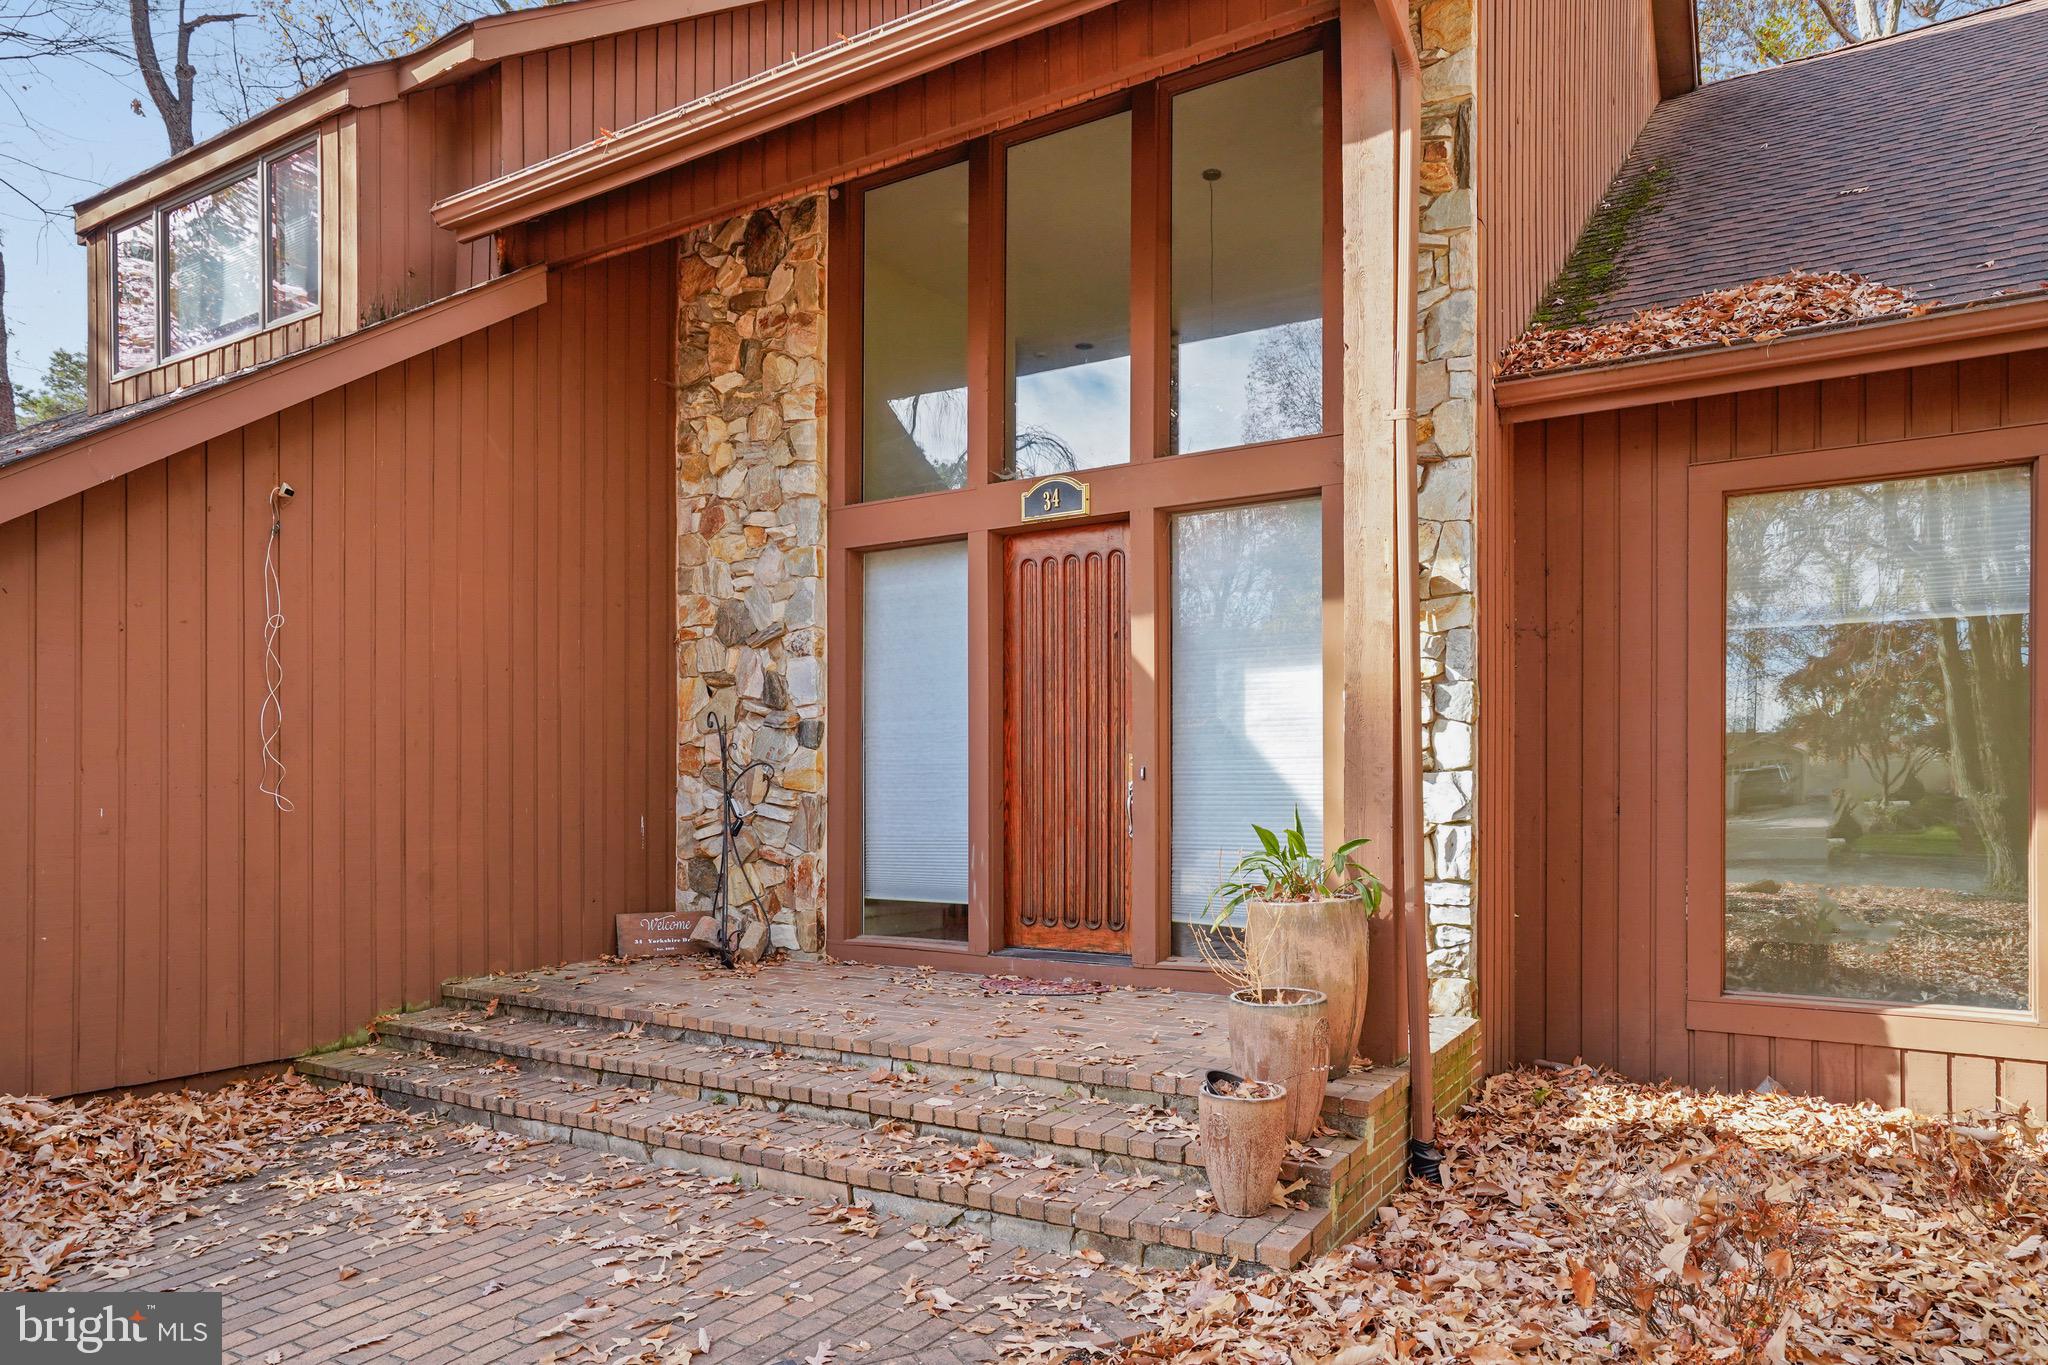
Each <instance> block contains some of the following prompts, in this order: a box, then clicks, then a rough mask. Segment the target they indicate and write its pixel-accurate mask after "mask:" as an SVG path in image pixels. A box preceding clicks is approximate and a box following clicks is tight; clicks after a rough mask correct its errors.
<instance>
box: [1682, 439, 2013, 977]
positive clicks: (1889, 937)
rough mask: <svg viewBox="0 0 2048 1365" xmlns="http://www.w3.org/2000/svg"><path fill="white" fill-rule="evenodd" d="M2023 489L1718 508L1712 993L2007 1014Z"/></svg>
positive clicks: (1744, 500)
mask: <svg viewBox="0 0 2048 1365" xmlns="http://www.w3.org/2000/svg"><path fill="white" fill-rule="evenodd" d="M2030 485H2031V479H2030V476H2029V474H2028V473H2027V471H2025V470H2022V469H2000V470H1989V471H1976V472H1970V473H1957V474H1942V475H1935V476H1932V477H1925V478H1910V479H1893V480H1887V481H1884V482H1879V483H1863V484H1848V485H1841V486H1836V487H1827V488H1802V489H1795V490H1792V491H1789V492H1772V493H1759V494H1752V495H1748V496H1740V497H1734V498H1731V499H1730V500H1729V502H1728V510H1727V627H1726V632H1727V633H1726V641H1727V656H1726V679H1727V683H1726V690H1727V698H1726V726H1725V729H1726V762H1725V767H1724V769H1723V784H1722V785H1723V817H1722V818H1723V820H1724V822H1725V824H1724V828H1725V831H1726V880H1727V888H1726V897H1727V899H1726V906H1725V915H1724V918H1723V932H1724V934H1725V957H1724V960H1725V964H1726V965H1725V975H1726V980H1725V983H1724V984H1725V988H1726V989H1727V990H1728V991H1730V992H1740V993H1759V994H1769V995H1787V996H1804V997H1813V998H1821V999H1833V1000H1862V1001H1882V1002H1889V1003H1900V1004H1915V1005H1947V1006H1974V1007H1979V1008H1988V1009H2001V1010H2017V1009H2024V1008H2026V1006H2027V1003H2028V988H2029V984H2030V983H2029V980H2028V963H2029V960H2030V957H2031V948H2032V931H2031V921H2030V915H2029V910H2028V903H2029V902H2028V895H2029V891H2030V885H2029V880H2030V879H2029V876H2028V862H2027V860H2028V845H2029V840H2030V835H2031V830H2032V810H2033V801H2032V793H2031V772H2032V758H2033V746H2032V735H2031V734H2030V727H2029V725H2028V708H2029V704H2030V691H2031V673H2032V642H2031V639H2030V636H2031V632H2032V613H2031V601H2030V596H2031V587H2030V585H2031V578H2032V553H2031V545H2032V532H2033V527H2032V513H2031V507H2032V498H2033V494H2032V489H2031V486H2030Z"/></svg>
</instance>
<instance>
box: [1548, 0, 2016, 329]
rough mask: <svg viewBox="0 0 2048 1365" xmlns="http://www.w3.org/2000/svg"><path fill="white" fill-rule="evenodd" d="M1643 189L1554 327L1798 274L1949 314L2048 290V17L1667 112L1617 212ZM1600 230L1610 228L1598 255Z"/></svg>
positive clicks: (1803, 67)
mask: <svg viewBox="0 0 2048 1365" xmlns="http://www.w3.org/2000/svg"><path fill="white" fill-rule="evenodd" d="M1646 177H1650V178H1651V180H1652V182H1653V183H1652V184H1651V185H1650V188H1649V190H1648V192H1647V193H1639V194H1638V195H1637V198H1638V201H1640V200H1641V199H1647V201H1648V202H1647V206H1646V207H1642V208H1640V209H1639V210H1637V211H1636V212H1634V213H1633V214H1632V215H1627V216H1626V217H1625V222H1624V225H1623V231H1624V232H1625V236H1624V237H1623V238H1622V239H1621V245H1620V247H1619V248H1618V250H1615V251H1614V252H1613V261H1612V264H1613V267H1614V268H1613V269H1612V271H1611V273H1608V274H1607V275H1606V276H1605V278H1604V279H1600V280H1599V281H1598V283H1597V284H1595V285H1594V286H1592V287H1591V288H1587V289H1584V290H1582V291H1581V292H1579V293H1578V295H1577V297H1578V298H1579V300H1580V301H1581V304H1582V306H1583V312H1582V313H1581V314H1580V316H1579V317H1578V318H1576V319H1564V318H1561V319H1559V320H1558V321H1559V322H1561V323H1565V324H1566V325H1569V322H1570V321H1586V322H1598V321H1606V320H1610V319H1614V318H1622V317H1627V316H1628V315H1630V314H1632V313H1635V312H1637V311H1638V310H1640V309H1643V308H1648V307H1653V306H1657V305H1660V304H1670V303H1676V302H1678V301H1679V300H1681V299H1685V298H1690V297H1692V296H1694V295H1697V294H1700V293H1703V292H1705V291H1707V290H1710V289H1721V288H1728V287H1731V286H1735V285H1741V284H1746V283H1748V282H1750V281H1752V280H1756V279H1761V278H1763V277H1765V276H1771V275H1778V274H1781V273H1783V272H1785V271H1787V270H1792V269H1804V270H1820V271H1826V270H1845V271H1852V272H1855V273H1857V274H1860V275H1863V276H1864V277H1866V278H1868V279H1871V280H1875V281H1879V282H1882V283H1885V284H1890V285H1895V286H1899V287H1901V288H1905V289H1909V290H1911V291H1912V292H1913V293H1914V295H1915V297H1916V300H1917V301H1918V302H1921V303H1926V304H1934V305H1936V306H1939V307H1953V306H1959V305H1963V304H1975V303H1985V302H1988V301H1991V300H1994V299H2005V298H2011V297H2015V296H2019V295H2024V294H2033V293H2038V292H2040V291H2042V290H2043V289H2048V0H2022V3H2018V4H2013V5H2009V6H2006V7H2003V8H2000V9H1993V10H1986V11H1984V12H1982V13H1980V14H1977V15H1973V16H1970V17H1968V18H1964V19H1957V20H1952V21H1950V22H1947V23H1943V24H1937V25H1933V26H1930V27H1928V28H1924V29H1919V30H1915V31H1913V32H1909V33H1904V34H1900V35H1898V36H1896V37H1893V38H1888V39H1884V40H1882V41H1879V42H1872V43H1866V44H1863V45H1861V46H1858V47H1854V48H1848V49H1844V50H1842V51H1838V52H1833V53H1829V54H1827V55H1825V56H1820V57H1814V58H1809V59H1807V60H1805V61H1800V62H1795V63H1792V64H1790V65H1787V66H1782V67H1777V68H1773V69H1770V70H1766V71H1761V72H1758V73H1756V74H1754V75H1749V76H1741V77H1737V78H1735V79H1732V80H1726V81H1720V82H1717V83H1715V84H1713V85H1707V86H1703V87H1701V88H1700V89H1698V90H1695V91H1692V92H1690V93H1688V94H1685V95H1681V96H1679V97H1678V98H1676V99H1673V100H1670V101H1667V102H1666V103H1665V104H1663V105H1662V106H1661V107H1659V108H1658V109H1657V110H1656V112H1655V113H1653V114H1652V115H1651V116H1650V120H1649V122H1648V124H1647V125H1646V126H1645V127H1644V129H1643V132H1642V134H1641V135H1640V136H1639V137H1638V138H1637V140H1636V145H1635V147H1634V149H1633V150H1632V151H1631V153H1630V155H1629V159H1628V161H1627V162H1626V163H1625V164H1624V165H1623V167H1622V169H1621V171H1620V172H1619V173H1618V174H1617V176H1616V177H1615V181H1614V184H1613V186H1612V187H1611V188H1610V190H1609V196H1608V198H1609V202H1610V204H1611V203H1614V202H1617V201H1622V200H1626V199H1627V198H1628V197H1629V195H1630V193H1631V188H1632V187H1637V188H1638V189H1640V187H1642V186H1643V185H1644V184H1645V178H1646ZM1606 226H1607V228H1608V229H1609V230H1610V231H1612V230H1613V228H1614V227H1615V223H1614V221H1613V218H1612V215H1610V219H1609V221H1608V223H1607V224H1606ZM1601 227H1602V220H1601V215H1600V213H1598V212H1596V214H1595V216H1594V219H1593V222H1592V223H1591V224H1590V225H1589V228H1588V235H1589V238H1590V236H1591V234H1592V233H1594V232H1596V231H1598V230H1600V229H1601ZM1584 245H1585V243H1584V242H1582V247H1583V246H1584ZM1594 278H1596V279H1597V278H1598V272H1597V271H1596V272H1595V274H1594Z"/></svg>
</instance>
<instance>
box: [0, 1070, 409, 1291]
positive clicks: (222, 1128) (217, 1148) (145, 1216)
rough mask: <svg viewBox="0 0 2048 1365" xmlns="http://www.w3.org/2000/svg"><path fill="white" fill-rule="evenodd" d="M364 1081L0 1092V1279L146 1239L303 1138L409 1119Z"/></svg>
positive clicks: (98, 1259)
mask: <svg viewBox="0 0 2048 1365" xmlns="http://www.w3.org/2000/svg"><path fill="white" fill-rule="evenodd" d="M410 1121H411V1120H410V1119H409V1117H408V1116H406V1115H402V1114H399V1113H397V1112H395V1111H393V1110H390V1109H387V1108H385V1107H384V1106H383V1105H382V1104H380V1103H378V1102H377V1101H376V1100H375V1099H373V1098H371V1097H370V1095H369V1092H368V1091H365V1090H361V1089H349V1090H344V1091H330V1090H321V1089H319V1088H317V1087H315V1086H313V1085H310V1084H308V1083H307V1082H305V1081H303V1080H301V1079H299V1078H298V1077H296V1076H281V1077H270V1078H266V1079H263V1080H256V1081H242V1082H238V1083H237V1084H234V1085H231V1086H228V1087H226V1088H225V1089H221V1090H216V1091H213V1092H211V1093H200V1092H197V1091H182V1092H176V1093H171V1092H165V1093H160V1094H154V1095H141V1096H136V1095H121V1096H107V1097H102V1098H98V1099H88V1100H48V1099H44V1098H42V1097H40V1096H33V1095H29V1096H22V1095H0V1290H21V1289H47V1288H49V1287H51V1285H53V1284H54V1283H55V1282H56V1279H57V1274H58V1272H59V1270H60V1269H61V1270H64V1271H75V1270H77V1269H79V1268H80V1267H81V1266H85V1265H92V1266H94V1267H96V1268H97V1269H99V1270H100V1271H101V1272H103V1273H105V1274H109V1275H111V1276H113V1277H114V1278H119V1277H120V1275H121V1273H122V1268H121V1266H120V1263H119V1258H120V1257H122V1256H124V1255H127V1254H131V1253H133V1252H135V1251H138V1250H141V1249H143V1248H146V1247H148V1246H150V1245H151V1244H152V1243H153V1240H154V1238H153V1234H152V1231H151V1225H152V1224H153V1223H155V1222H157V1221H158V1220H161V1219H166V1218H171V1219H177V1218H182V1217H183V1216H184V1215H185V1214H186V1213H188V1212H189V1207H188V1206H189V1205H190V1204H191V1202H192V1201H193V1199H194V1197H195V1196H197V1195H198V1194H199V1193H200V1192H201V1191H203V1190H205V1189H206V1188H208V1187H209V1186H213V1185H218V1184H221V1183H223V1182H224V1181H229V1180H239V1179H241V1178H243V1177H244V1176H248V1175H252V1174H254V1173H256V1172H257V1171H260V1170H262V1169H263V1168H264V1167H265V1166H266V1165H269V1164H272V1163H273V1162H276V1161H280V1160H283V1159H285V1158H287V1157H288V1156H290V1155H291V1152H292V1148H293V1145H294V1144H295V1143H299V1142H303V1141H306V1140H309V1139H319V1138H335V1137H339V1136H348V1137H350V1138H351V1139H352V1140H354V1141H358V1142H359V1141H360V1138H361V1134H362V1130H363V1129H364V1128H365V1127H366V1126H368V1125H383V1126H385V1127H387V1128H388V1127H389V1126H390V1125H393V1124H406V1123H409V1122H410Z"/></svg>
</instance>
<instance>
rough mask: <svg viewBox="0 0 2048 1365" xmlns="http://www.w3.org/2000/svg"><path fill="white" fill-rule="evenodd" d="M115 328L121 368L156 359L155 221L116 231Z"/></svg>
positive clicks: (117, 366) (116, 361) (135, 367)
mask: <svg viewBox="0 0 2048 1365" xmlns="http://www.w3.org/2000/svg"><path fill="white" fill-rule="evenodd" d="M114 332H115V344H116V350H117V355H116V359H115V366H116V368H118V369H123V370H134V369H140V368H141V367H143V366H145V365H151V364H154V363H155V362H156V224H155V223H154V222H144V223H137V224H136V225H135V226H134V227H130V228H123V229H122V230H121V231H120V232H118V233H116V234H115V235H114Z"/></svg>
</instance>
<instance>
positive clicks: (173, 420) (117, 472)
mask: <svg viewBox="0 0 2048 1365" xmlns="http://www.w3.org/2000/svg"><path fill="white" fill-rule="evenodd" d="M548 286H549V276H548V270H547V267H545V266H530V267H528V268H527V269H525V270H522V271H519V272H518V273H516V274H512V275H506V276H503V277H501V278H499V279H495V280H492V281H491V282H490V283H488V284H482V285H478V286H476V287H475V288H473V289H467V290H464V291H463V292H462V293H460V294H454V295H451V296H449V297H448V298H445V299H442V300H441V301H440V302H438V303H432V304H428V305H427V306H426V307H424V308H418V309H415V310H413V311H412V312H409V313H403V314H400V315H399V316H397V317H394V318H391V319H389V320H388V321H385V322H380V323H376V324H373V325H372V326H369V327H365V328H363V329H362V330H360V331H357V332H351V333H349V334H348V335H347V336H344V337H340V338H337V339H336V340H334V341H331V342H328V343H326V344H325V345H322V346H316V347H313V348H312V349H310V350H305V351H300V352H299V353H298V354H296V355H294V356H290V357H288V358H286V359H284V360H281V361H278V362H277V363H276V364H274V365H266V366H264V367H262V368H261V369H258V370H254V371H251V372H250V373H249V374H247V375H245V376H242V377H240V378H237V379H230V380H228V381H226V382H224V383H221V384H218V385H214V386H210V387H208V388H206V389H203V390H201V391H198V392H195V393H192V394H190V395H189V396H187V397H185V398H183V399H177V398H174V399H172V400H171V401H170V402H168V403H165V404H164V405H163V406H162V407H161V408H158V409H155V410H153V411H152V412H150V413H149V414H147V415H146V416H143V417H138V418H136V419H135V420H134V421H132V422H124V423H121V424H119V425H116V426H113V427H109V428H108V429H106V430H105V431H102V432H96V433H94V434H91V435H88V436H83V437H80V438H79V439H78V440H76V441H74V442H72V443H70V444H68V445H62V446H58V447H57V448H55V449H54V450H48V451H45V452H43V453H42V454H41V455H38V456H35V457H34V458H32V459H27V460H23V461H22V462H21V463H19V464H15V465H10V466H8V467H6V468H4V469H0V524H4V523H6V522H9V521H12V520H14V519H15V518H16V517H21V516H26V515H27V514H28V513H30V512H33V511H36V510H37V509H39V508H43V507H47V506H49V505H50V504H51V503H53V502H57V501H59V500H60V499H63V498H68V497H70V496H72V495H73V494H76V493H82V492H84V491H85V490H86V489H88V488H92V487H94V486H96V485H98V484H102V483H105V482H107V481H108V480H110V479H118V478H121V477H123V476H124V475H128V474H132V473H134V472H135V471H136V470H138V469H141V468H143V467H144V466H145V465H149V464H152V463H154V462H155V461H157V460H162V459H168V458H169V457H170V456H172V455H175V454H177V453H178V452H179V451H181V450H189V449H191V448H192V447H193V446H195V445H198V444H200V443H201V442H202V441H209V440H212V439H213V438H214V437H216V436H221V435H224V434H226V433H227V432H230V431H233V430H235V429H236V428H238V427H243V426H247V425H248V424H249V423H251V422H259V421H262V420H263V419H264V418H266V417H268V416H270V415H271V414H273V413H277V412H282V411H283V410H284V409H286V408H288V407H291V406H292V405H293V404H295V403H303V402H305V401H307V400H308V399H311V398H316V397H318V396H319V395H321V394H323V393H329V392H332V391H333V390H335V389H338V388H340V387H342V386H343V385H345V384H351V383H354V382H355V381H356V380H358V379H362V378H364V377H366V376H368V375H373V374H375V373H377V372H378V371H379V370H383V369H388V368H390V367H391V366H393V365H396V364H399V363H400V362H402V361H406V360H410V359H411V358H412V357H414V356H416V355H422V354H424V353H426V352H428V351H431V350H433V349H434V348H435V347H437V346H444V345H446V344H447V343H449V342H451V341H455V340H459V339H460V338H462V337H465V336H468V335H469V334H470V333H472V332H477V331H481V330H482V329H484V328H486V327H490V326H492V325H494V324H496V323H499V322H503V321H504V320H506V319H507V318H512V317H517V316H518V315H519V314H521V313H525V312H528V311H530V310H532V309H535V308H538V307H540V306H541V305H542V304H543V303H546V302H547V298H548Z"/></svg>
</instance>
